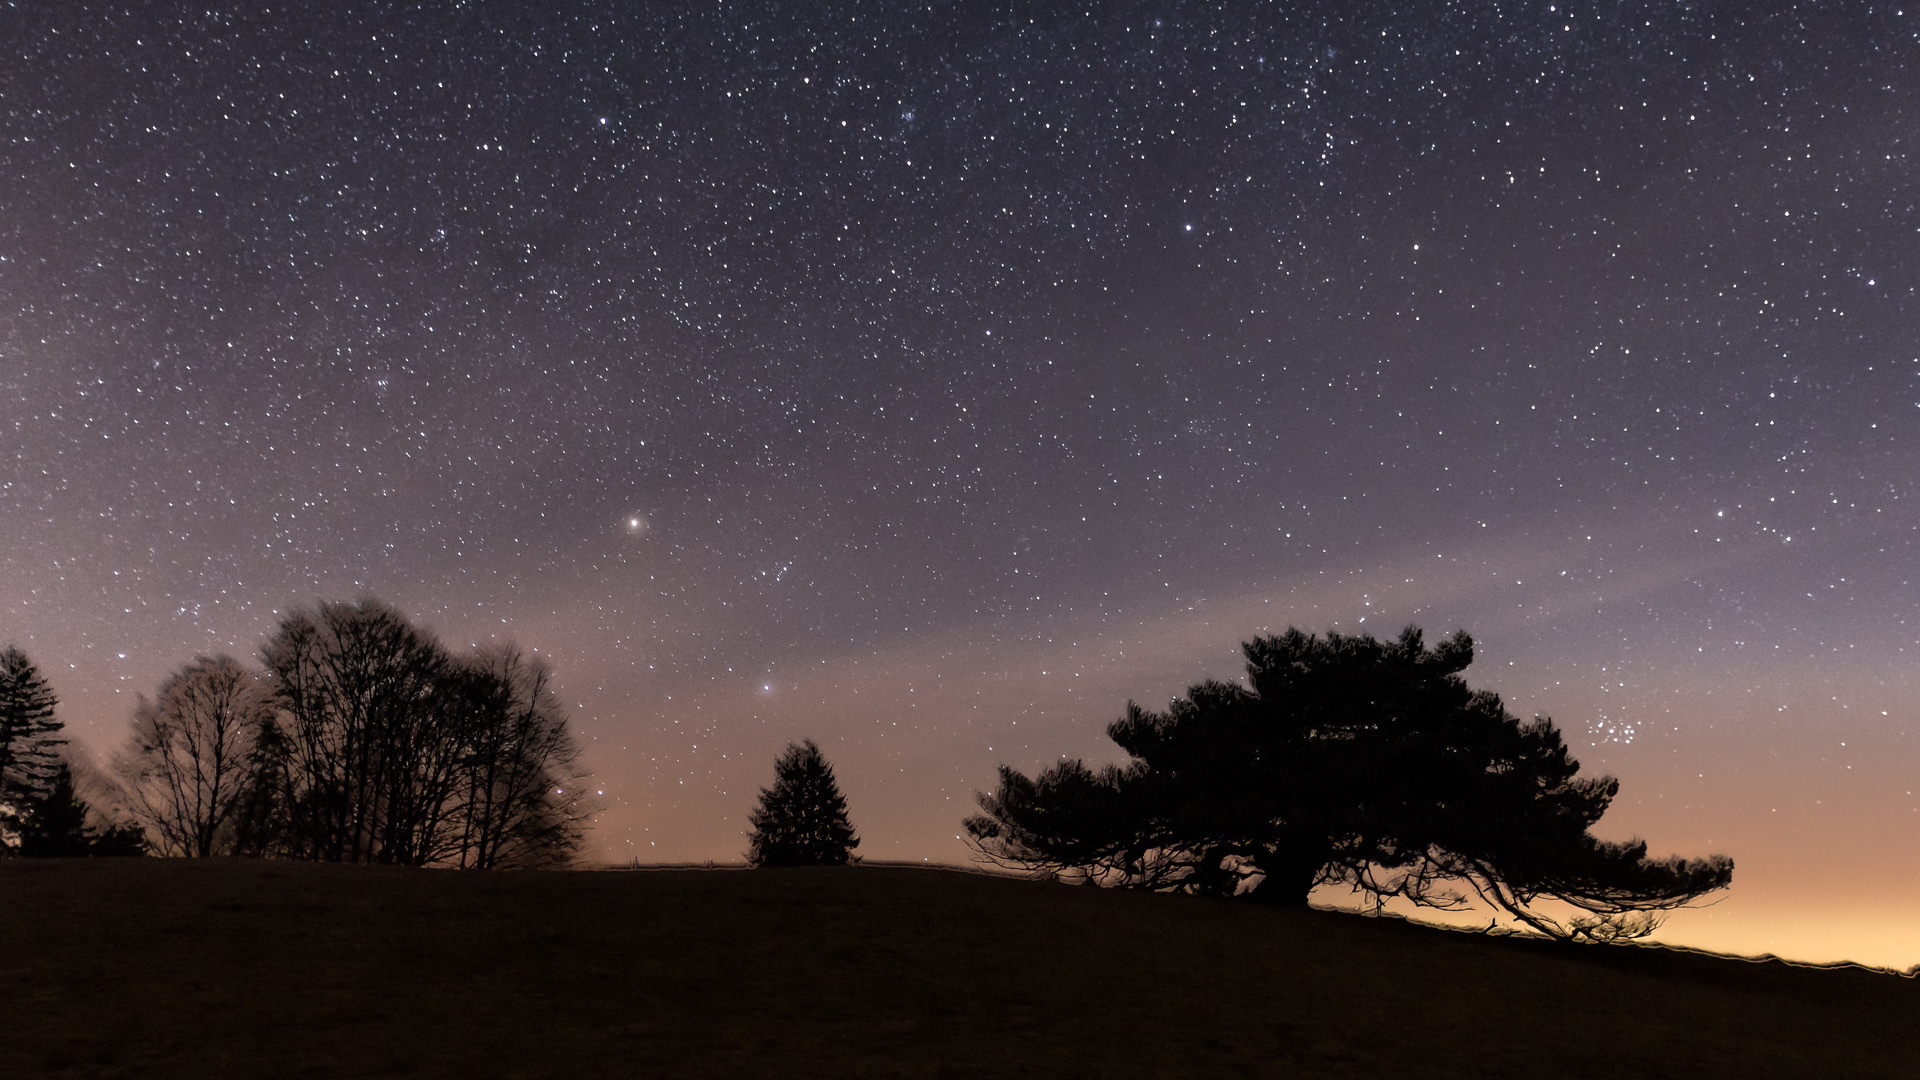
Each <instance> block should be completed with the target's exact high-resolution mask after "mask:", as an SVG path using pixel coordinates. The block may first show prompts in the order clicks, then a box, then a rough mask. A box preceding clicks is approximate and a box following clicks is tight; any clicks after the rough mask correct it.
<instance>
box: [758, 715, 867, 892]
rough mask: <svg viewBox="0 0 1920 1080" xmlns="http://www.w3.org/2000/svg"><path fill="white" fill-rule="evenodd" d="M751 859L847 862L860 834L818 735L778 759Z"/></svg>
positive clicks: (764, 795)
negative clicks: (825, 756) (855, 828)
mask: <svg viewBox="0 0 1920 1080" xmlns="http://www.w3.org/2000/svg"><path fill="white" fill-rule="evenodd" d="M747 820H748V821H749V822H751V823H752V825H753V834H752V835H751V836H749V837H748V843H749V844H750V845H751V846H750V847H749V848H748V850H747V861H748V862H751V863H752V864H753V865H755V866H760V867H768V866H844V865H846V863H848V862H849V861H851V860H852V858H853V849H854V848H856V847H859V846H860V838H859V837H857V836H855V835H853V823H852V822H851V821H849V820H848V819H847V800H846V799H845V798H843V797H842V796H841V794H840V787H839V785H838V784H836V783H834V780H833V766H831V765H829V764H827V759H826V758H824V757H822V756H821V754H820V748H819V747H818V746H815V745H814V744H813V740H812V739H808V740H807V741H806V742H804V743H802V744H800V745H798V746H795V745H793V744H792V743H788V744H787V752H786V753H784V754H782V755H780V759H779V760H778V761H776V762H775V763H774V779H773V786H772V787H771V788H763V789H761V791H760V808H759V809H758V810H755V811H754V812H753V813H752V814H751V815H750V816H749V817H748V818H747Z"/></svg>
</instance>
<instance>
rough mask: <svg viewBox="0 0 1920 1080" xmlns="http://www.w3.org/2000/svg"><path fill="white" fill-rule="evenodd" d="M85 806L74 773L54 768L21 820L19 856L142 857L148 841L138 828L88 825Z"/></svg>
mask: <svg viewBox="0 0 1920 1080" xmlns="http://www.w3.org/2000/svg"><path fill="white" fill-rule="evenodd" d="M88 816H89V814H88V810H87V804H86V802H85V801H84V800H82V799H81V798H80V796H79V794H78V793H77V792H76V791H75V790H74V785H73V770H72V769H71V768H69V767H68V765H67V763H66V762H64V761H62V762H60V763H58V764H57V765H55V766H54V771H53V780H52V782H51V783H49V784H48V786H47V791H46V794H45V795H43V796H41V797H40V798H38V799H36V800H34V801H33V802H32V803H30V804H28V806H27V808H26V810H25V812H24V813H22V815H21V820H20V854H22V855H24V856H26V857H27V858H30V859H78V858H84V857H86V856H89V855H145V854H146V853H147V838H146V833H145V831H144V830H142V829H141V828H140V826H138V825H134V824H126V825H117V826H114V825H110V826H107V827H106V828H104V829H99V828H96V827H94V826H92V825H89V824H88V823H87V818H88Z"/></svg>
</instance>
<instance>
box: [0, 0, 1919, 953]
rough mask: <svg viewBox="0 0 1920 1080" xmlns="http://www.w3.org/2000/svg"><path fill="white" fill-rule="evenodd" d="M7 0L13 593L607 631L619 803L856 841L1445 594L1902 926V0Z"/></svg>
mask: <svg viewBox="0 0 1920 1080" xmlns="http://www.w3.org/2000/svg"><path fill="white" fill-rule="evenodd" d="M1224 6H1226V7H1230V8H1231V9H1232V10H1229V11H1222V10H1216V7H1215V5H1211V4H1205V3H1182V2H1178V0H1162V2H1156V3H1127V2H1121V3H1114V4H1109V5H1101V6H1099V7H1097V8H1094V9H1090V10H1069V9H1067V8H1066V7H1065V6H1064V5H1042V4H1034V3H1027V2H1024V0H1023V2H1013V3H992V4H987V3H933V4H927V5H921V6H910V5H905V4H883V3H836V4H791V3H774V2H763V3H718V2H706V3H701V4H684V5H682V4H666V3H658V4H653V3H613V2H600V3H593V2H581V3H567V2H558V3H553V4H545V5H524V4H514V3H484V2H474V3H437V4H426V5H420V6H414V5H385V4H379V5H375V4H342V5H289V6H286V7H284V8H279V7H269V6H267V5H264V4H244V5H242V4H222V3H214V4H204V5H196V6H192V7H188V6H185V5H174V4H165V3H161V4H151V5H133V6H130V7H129V6H121V5H106V4H88V3H81V2H75V3H63V4H58V5H43V4H31V3H6V4H4V5H0V425H4V429H5V431H6V442H5V444H4V449H5V451H6V453H5V458H4V462H5V464H4V469H3V470H0V638H5V639H7V640H12V641H16V642H18V643H19V644H20V645H21V646H22V647H23V648H24V649H26V650H27V652H28V653H29V655H30V656H31V657H33V658H34V659H35V660H36V661H37V662H38V663H39V664H40V665H41V667H42V669H43V671H45V672H46V673H47V674H48V675H49V677H50V678H51V680H52V681H53V683H54V686H55V688H56V690H57V691H58V692H59V693H60V695H61V697H62V702H63V713H62V715H63V717H64V718H65V720H66V722H67V724H68V726H69V729H70V730H71V731H72V733H73V734H74V735H75V736H76V738H77V740H78V742H79V743H80V744H81V745H82V746H83V747H84V748H86V749H87V750H88V751H89V752H91V753H93V754H95V755H96V756H97V757H99V758H100V759H102V760H104V759H105V757H106V756H108V755H109V754H110V753H111V752H112V750H113V749H114V748H115V747H116V746H118V745H119V744H120V742H121V741H122V740H123V739H124V738H125V734H126V730H127V723H128V718H129V714H130V712H131V709H132V705H133V699H134V696H135V695H136V694H138V693H143V692H144V693H149V694H150V693H152V691H153V690H154V688H155V687H156V686H157V684H158V683H159V681H160V680H161V679H162V678H163V677H164V676H165V674H166V673H167V672H168V671H170V670H172V669H173V668H175V667H177V666H179V665H180V664H183V663H185V662H187V661H189V660H191V659H192V658H193V657H194V656H195V655H196V654H200V653H218V652H230V653H234V654H236V655H238V656H241V657H251V656H252V655H253V654H254V650H255V649H256V648H257V646H258V645H259V643H260V641H261V640H262V638H263V637H264V636H265V634H266V633H267V631H268V630H269V629H270V628H271V627H272V625H273V624H274V623H275V621H276V620H277V618H278V616H279V613H281V612H283V611H285V610H287V609H288V608H290V607H292V606H295V605H299V604H303V603H310V602H312V601H314V600H316V599H350V598H353V597H355V596H359V595H363V594H368V593H371V594H374V595H378V596H380V597H382V598H384V599H386V600H388V601H391V602H393V603H395V604H397V605H399V606H400V607H401V608H403V609H404V610H406V611H408V612H410V613H412V614H413V615H415V616H416V617H417V618H418V619H420V620H421V621H422V622H423V623H425V624H426V625H429V626H431V627H432V628H433V629H434V630H435V631H436V632H438V633H439V634H440V635H441V636H442V637H443V638H444V639H445V640H447V641H448V642H450V643H452V644H454V645H460V646H464V645H467V644H471V643H478V642H483V641H489V640H495V639H501V638H508V637H510V638H512V639H514V640H516V641H518V642H519V643H521V644H522V645H524V646H527V647H529V648H531V649H537V650H538V651H539V652H540V653H541V654H542V655H546V656H548V657H550V658H551V659H552V661H553V663H554V664H555V666H556V668H557V670H558V673H559V676H560V680H561V683H562V684H563V686H564V688H565V694H566V696H567V699H568V703H569V705H570V706H572V707H573V716H574V722H575V723H576V724H577V726H578V730H579V731H580V733H581V736H582V739H583V741H584V742H585V743H586V744H587V762H588V764H589V765H590V766H591V767H592V769H593V770H594V772H595V774H596V783H597V784H598V785H599V787H600V788H601V789H602V790H604V792H605V802H606V810H605V812H604V813H603V815H602V816H601V820H600V823H599V825H598V826H597V828H596V830H595V832H594V833H593V837H592V841H591V843H592V848H593V852H592V853H593V855H594V857H596V858H598V859H603V860H609V861H615V862H627V861H631V860H635V859H638V860H640V861H642V862H664V861H706V860H710V859H711V860H720V861H727V860H735V859H738V858H739V857H740V853H741V852H742V851H743V850H744V848H745V840H744V835H743V834H744V830H745V828H746V824H745V817H746V813H747V811H748V810H749V809H750V808H751V806H752V804H753V801H754V798H755V796H756V794H757V790H758V788H759V787H760V786H763V785H765V784H767V783H769V782H770V780H771V773H772V761H773V758H774V757H775V756H776V755H777V754H778V753H779V751H780V750H781V748H782V747H783V746H784V745H785V743H786V742H787V741H788V740H789V739H799V738H804V737H812V738H814V739H816V740H818V741H819V742H820V744H821V745H822V748H823V749H824V750H826V752H827V754H828V757H829V758H830V759H831V760H832V761H833V762H834V763H835V765H836V767H837V770H838V773H839V776H840V780H841V784H842V788H843V790H845V791H846V793H847V796H848V799H849V802H850V804H851V806H852V810H853V815H854V820H855V824H856V826H857V827H858V828H859V830H860V832H861V835H862V836H863V838H864V843H863V846H862V847H861V852H862V853H863V854H865V855H866V856H867V857H868V858H872V859H911V860H921V859H927V860H931V861H934V862H955V863H959V862H964V861H965V860H966V857H967V852H966V849H965V848H964V847H963V846H962V844H961V843H960V842H959V840H958V839H957V836H956V834H958V833H959V832H960V829H959V821H960V819H961V818H962V817H963V816H964V815H965V814H966V813H968V812H970V810H971V807H972V794H973V792H974V791H976V790H978V789H981V788H985V787H987V786H989V785H991V784H992V783H993V781H994V768H995V766H996V765H998V764H1000V763H1003V762H1004V763H1007V764H1011V765H1014V766H1016V767H1019V768H1022V769H1026V770H1032V769H1035V768H1038V767H1041V766H1044V765H1045V764H1046V763H1048V762H1050V761H1053V760H1056V759H1057V758H1058V757H1059V756H1060V755H1062V754H1068V755H1075V756H1086V757H1088V758H1090V759H1093V760H1095V761H1106V760H1112V759H1113V758H1114V756H1115V755H1116V753H1117V750H1116V748H1115V747H1113V745H1112V744H1111V743H1110V742H1108V741H1107V740H1106V739H1105V737H1104V734H1103V729H1104V727H1105V725H1106V724H1107V723H1108V722H1110V721H1111V720H1113V719H1114V718H1115V717H1117V716H1118V715H1120V713H1121V712H1122V710H1123V708H1124V705H1125V703H1126V701H1127V700H1129V699H1135V700H1139V701H1141V702H1142V703H1144V704H1148V705H1160V704H1164V702H1165V701H1166V700H1167V699H1168V698H1169V697H1171V696H1173V695H1175V694H1177V693H1179V692H1181V691H1182V690H1183V689H1184V687H1185V686H1186V685H1188V684H1189V683H1190V682H1193V681H1196V680H1198V679H1200V678H1203V677H1206V676H1209V675H1212V676H1221V677H1234V676H1236V675H1238V674H1240V673H1241V671H1242V668H1241V664H1240V661H1239V657H1238V652H1237V647H1238V643H1239V642H1240V641H1241V640H1243V639H1245V638H1247V637H1250V636H1252V635H1254V634H1256V633H1261V632H1278V631H1280V630H1283V629H1285V628H1286V627H1288V626H1292V625H1297V626H1300V627H1302V628H1303V629H1309V630H1314V631H1327V630H1338V631H1341V632H1358V631H1377V632H1379V633H1382V634H1393V633H1396V632H1398V630H1399V629H1400V628H1401V627H1402V626H1403V625H1406V624H1407V623H1410V622H1411V623H1416V624H1418V625H1420V626H1423V627H1425V628H1426V629H1427V630H1428V632H1429V633H1430V634H1431V635H1438V634H1441V633H1445V632H1448V631H1451V630H1453V629H1456V628H1464V629H1466V630H1468V631H1469V632H1470V633H1472V634H1473V635H1474V637H1475V638H1476V640H1477V642H1478V644H1479V648H1478V654H1477V655H1478V659H1477V660H1476V663H1475V666H1474V667H1473V668H1472V669H1470V670H1469V672H1468V675H1469V681H1470V682H1472V684H1473V685H1475V686H1476V687H1483V688H1486V689H1491V690H1495V691H1497V692H1499V693H1501V694H1502V695H1503V696H1504V697H1505V698H1506V700H1507V702H1508V705H1509V707H1510V708H1511V709H1513V710H1514V711H1515V712H1517V713H1520V714H1522V715H1532V714H1535V713H1538V714H1544V715H1548V716H1551V717H1553V718H1554V720H1555V721H1556V723H1557V724H1558V725H1559V726H1560V727H1561V729H1562V730H1563V731H1564V732H1565V733H1566V734H1567V736H1568V739H1569V741H1570V742H1571V743H1572V744H1573V745H1574V746H1575V748H1576V752H1577V755H1578V756H1579V757H1580V758H1581V759H1582V761H1583V762H1584V763H1585V764H1586V765H1587V767H1588V768H1589V769H1592V770H1597V771H1603V772H1609V773H1612V774H1614V775H1617V776H1618V777H1620V779H1621V781H1622V791H1621V795H1620V797H1619V799H1618V800H1617V801H1616V803H1615V807H1614V810H1613V811H1612V812H1611V813H1610V814H1609V815H1608V817H1607V818H1606V819H1605V820H1603V822H1602V823H1601V826H1600V828H1599V831H1600V832H1601V833H1602V834H1603V835H1607V836H1613V837H1624V836H1627V835H1630V834H1640V835H1644V836H1646V837H1647V838H1648V839H1649V840H1650V841H1651V843H1652V847H1653V849H1654V851H1655V852H1656V853H1667V852H1680V853H1685V854H1704V853H1707V852H1709V851H1713V852H1725V853H1727V854H1730V855H1732V856H1733V857H1734V858H1735V860H1736V863H1737V866H1738V869H1737V871H1736V875H1735V879H1734V881H1735V883H1734V887H1733V889H1732V891H1731V893H1730V894H1728V896H1727V898H1726V899H1725V900H1724V901H1723V902H1722V903H1720V904H1718V905H1716V906H1714V907H1712V908H1709V909H1705V910H1702V911H1697V912H1690V913H1685V914H1682V915H1680V916H1677V917H1676V918H1674V919H1673V920H1672V921H1671V922H1670V923H1669V924H1668V927H1667V928H1666V930H1665V931H1663V937H1664V938H1665V939H1666V940H1670V941H1676V942H1683V943H1690V944H1696V945H1703V946H1707V947H1712V948H1718V949H1728V950H1735V951H1740V952H1747V953H1754V952H1762V951H1772V952H1778V953H1781V954H1783V955H1789V956H1796V957H1802V958H1808V959H1834V958H1841V957H1845V958H1851V959H1856V960H1861V961H1865V962H1870V963H1876V964H1884V965H1893V966H1899V967H1906V966H1908V965H1911V964H1915V963H1920V901H1916V900H1915V899H1914V897H1915V896H1920V796H1916V795H1915V794H1914V793H1915V791H1920V701H1917V700H1916V690H1920V679H1916V677H1915V675H1914V674H1913V672H1914V667H1915V663H1916V661H1917V660H1920V626H1916V618H1920V608H1917V607H1916V601H1917V600H1920V587H1916V575H1917V574H1920V563H1917V562H1916V559H1917V557H1920V547H1917V546H1916V543H1915V540H1916V531H1915V530H1916V528H1917V527H1920V506H1916V494H1917V493H1916V489H1915V477H1916V470H1915V466H1916V464H1920V454H1917V453H1916V447H1920V441H1917V437H1920V343H1917V341H1916V339H1917V337H1920V335H1916V331H1917V330H1920V296H1916V292H1915V290H1916V287H1920V276H1917V273H1916V272H1917V271H1920V235H1917V234H1920V205H1916V199H1920V183H1917V182H1916V175H1917V174H1916V171H1915V166H1916V162H1915V161H1914V159H1913V157H1912V154H1913V151H1914V142H1915V139H1916V138H1917V137H1920V123H1917V121H1920V99H1917V98H1916V89H1917V85H1916V80H1915V75H1916V71H1917V70H1920V65H1917V62H1920V41H1917V40H1916V37H1917V35H1920V5H1916V8H1915V10H1914V11H1913V12H1908V11H1906V10H1904V9H1903V6H1902V4H1900V3H1892V4H1887V3H1862V2H1844V0H1843V2H1833V3H1817V4H1816V3H1807V4H1793V3H1784V2H1771V3H1769V2H1759V3H1744V2H1743V3H1736V2H1732V0H1724V2H1722V0H1697V2H1671V0H1668V2H1642V0H1608V2H1591V0H1576V2H1573V3H1565V2H1535V0H1529V2H1505V0H1486V2H1476V3H1447V2H1438V0H1425V2H1413V3H1406V4H1396V5H1386V4H1379V5H1353V4H1348V3H1341V2H1313V0H1301V2H1296V3H1286V4H1253V3H1248V4H1244V5H1224Z"/></svg>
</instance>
